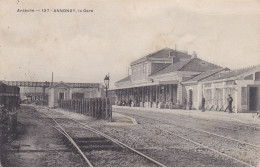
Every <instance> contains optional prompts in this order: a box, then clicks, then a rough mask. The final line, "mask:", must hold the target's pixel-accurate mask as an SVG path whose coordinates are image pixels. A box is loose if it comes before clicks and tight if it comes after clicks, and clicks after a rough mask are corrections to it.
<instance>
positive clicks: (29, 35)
mask: <svg viewBox="0 0 260 167" xmlns="http://www.w3.org/2000/svg"><path fill="white" fill-rule="evenodd" d="M17 9H34V10H42V9H52V10H53V9H76V10H78V9H89V10H93V12H92V13H90V12H89V13H54V12H17ZM175 45H176V46H177V50H181V51H182V50H185V51H188V53H190V54H192V52H193V51H196V52H197V55H198V57H199V58H201V59H203V60H206V61H209V62H211V63H215V64H217V65H220V66H222V67H228V68H231V69H236V68H242V67H247V66H252V65H256V64H260V0H164V1H162V0H138V1H137V0H123V1H122V0H109V1H108V0H63V1H62V2H61V1H58V0H37V1H34V0H17V1H8V0H0V80H11V81H51V73H52V72H53V73H54V81H56V82H59V81H64V82H84V83H85V82H86V83H88V82H99V83H103V79H104V77H105V75H106V74H108V73H109V75H110V78H111V85H113V83H114V82H116V81H118V80H120V79H122V78H124V77H126V76H127V69H128V66H129V64H130V62H131V61H134V60H136V59H138V58H141V57H143V56H145V55H147V54H149V53H152V52H154V51H157V50H159V49H162V48H165V47H169V48H175Z"/></svg>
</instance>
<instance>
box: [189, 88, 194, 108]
mask: <svg viewBox="0 0 260 167" xmlns="http://www.w3.org/2000/svg"><path fill="white" fill-rule="evenodd" d="M192 104H193V92H192V90H191V89H190V90H189V109H190V110H192Z"/></svg>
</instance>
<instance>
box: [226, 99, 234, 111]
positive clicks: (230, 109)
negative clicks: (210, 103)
mask: <svg viewBox="0 0 260 167" xmlns="http://www.w3.org/2000/svg"><path fill="white" fill-rule="evenodd" d="M227 101H228V111H229V113H232V102H233V98H232V97H231V95H230V94H229V95H228V99H227Z"/></svg>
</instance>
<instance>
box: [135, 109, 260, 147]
mask: <svg viewBox="0 0 260 167" xmlns="http://www.w3.org/2000/svg"><path fill="white" fill-rule="evenodd" d="M132 115H136V114H132ZM137 116H139V117H142V118H147V117H144V116H140V115H137ZM148 119H152V120H155V121H159V122H163V123H165V124H170V125H174V126H176V127H182V128H186V129H192V130H193V131H199V132H203V133H207V134H210V135H213V136H217V137H220V138H223V139H227V140H230V141H234V142H237V143H240V144H245V145H249V146H252V147H256V148H260V146H259V145H255V144H251V143H248V142H244V141H240V140H237V139H232V138H229V137H225V136H223V135H219V134H216V133H212V132H209V131H205V130H201V129H197V128H192V127H189V126H185V125H177V124H175V123H170V122H165V121H161V120H159V119H154V118H148Z"/></svg>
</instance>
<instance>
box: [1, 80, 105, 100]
mask: <svg viewBox="0 0 260 167" xmlns="http://www.w3.org/2000/svg"><path fill="white" fill-rule="evenodd" d="M2 82H3V83H5V84H7V85H11V86H18V87H20V97H21V99H22V100H23V101H25V102H28V103H31V102H37V103H38V104H42V103H41V102H43V101H44V102H45V103H44V104H48V99H49V95H50V91H54V89H55V90H56V89H58V88H56V86H58V85H60V84H61V83H62V84H63V85H67V86H69V87H70V91H71V96H69V98H73V99H82V98H97V97H105V91H104V85H103V84H102V83H65V82H53V83H52V82H29V81H2ZM58 87H59V86H58ZM55 96H56V95H55ZM53 97H54V96H53ZM57 97H58V96H57ZM64 97H65V96H64Z"/></svg>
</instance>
